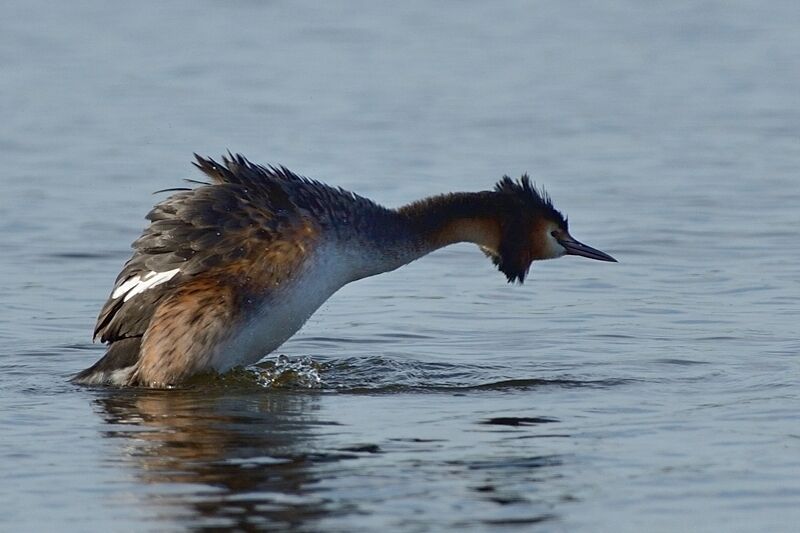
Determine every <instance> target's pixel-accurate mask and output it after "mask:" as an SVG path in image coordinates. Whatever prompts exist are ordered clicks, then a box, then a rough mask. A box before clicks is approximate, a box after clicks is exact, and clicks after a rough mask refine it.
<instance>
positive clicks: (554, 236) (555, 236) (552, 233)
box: [550, 230, 558, 239]
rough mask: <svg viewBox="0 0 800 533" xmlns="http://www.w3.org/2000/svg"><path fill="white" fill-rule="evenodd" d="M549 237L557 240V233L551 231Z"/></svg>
mask: <svg viewBox="0 0 800 533" xmlns="http://www.w3.org/2000/svg"><path fill="white" fill-rule="evenodd" d="M550 235H552V236H553V238H555V239H558V232H557V231H555V230H553V231H551V232H550Z"/></svg>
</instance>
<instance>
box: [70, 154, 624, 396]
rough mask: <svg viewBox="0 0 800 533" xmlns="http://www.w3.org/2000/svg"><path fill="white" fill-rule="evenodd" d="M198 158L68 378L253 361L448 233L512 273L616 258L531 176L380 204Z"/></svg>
mask: <svg viewBox="0 0 800 533" xmlns="http://www.w3.org/2000/svg"><path fill="white" fill-rule="evenodd" d="M196 165H197V166H198V167H199V168H200V169H201V170H202V171H203V172H204V173H205V174H206V175H207V176H208V177H209V178H211V180H212V183H210V184H203V185H201V186H200V187H196V188H194V189H183V190H179V192H177V193H176V194H173V195H172V196H170V197H169V198H167V199H166V200H164V201H163V202H161V203H159V204H157V205H156V206H155V207H154V208H153V210H152V211H151V212H150V213H149V214H148V217H147V218H148V219H149V220H150V221H151V223H150V226H149V227H148V228H146V229H145V231H144V232H143V234H142V236H141V237H140V238H139V239H137V240H136V241H135V242H134V244H133V248H134V254H133V256H132V257H131V259H130V260H129V261H128V262H127V263H126V264H125V266H124V267H123V269H122V272H121V273H120V274H119V276H118V277H117V281H116V283H115V286H114V289H113V290H112V293H111V296H110V298H109V299H108V301H107V302H106V304H105V306H104V307H103V309H102V311H101V312H100V316H99V317H98V321H97V325H96V327H95V337H96V338H99V339H100V340H101V341H103V342H106V343H108V344H109V348H108V351H107V352H106V355H105V356H104V357H103V358H102V359H100V360H99V361H98V362H97V363H96V364H95V365H93V366H92V367H90V368H88V369H86V370H84V371H83V372H81V373H79V374H78V375H77V376H75V378H74V380H75V381H76V382H80V383H87V384H113V385H139V386H149V387H166V386H171V385H175V384H179V383H181V382H182V381H184V380H186V379H187V378H189V377H191V376H192V375H194V374H197V373H200V372H205V371H216V372H225V371H227V370H229V369H231V368H233V367H236V366H243V365H249V364H253V363H255V362H257V361H258V360H259V359H261V358H262V357H263V356H264V355H266V354H268V353H269V352H271V351H273V350H275V349H276V348H277V347H278V346H280V345H281V344H282V343H283V342H285V341H286V340H287V339H288V338H289V337H291V336H292V335H293V334H294V333H295V332H296V331H297V330H298V329H300V327H302V325H303V324H304V323H305V321H306V320H307V319H308V318H309V317H310V316H311V315H312V314H313V313H314V312H315V311H316V310H317V309H318V308H319V307H320V306H321V305H322V304H323V303H324V302H325V300H327V299H328V298H329V297H330V296H331V295H332V294H333V293H335V292H336V291H337V290H338V289H340V288H341V287H342V286H344V285H345V284H347V283H350V282H352V281H355V280H358V279H361V278H364V277H368V276H372V275H375V274H379V273H381V272H387V271H390V270H394V269H396V268H398V267H400V266H402V265H404V264H407V263H409V262H411V261H413V260H415V259H417V258H419V257H422V256H423V255H426V254H427V253H429V252H431V251H433V250H435V249H437V248H440V247H442V246H446V245H448V244H452V243H454V242H463V241H467V242H473V243H476V244H478V245H480V246H481V247H482V248H483V249H484V251H485V252H486V254H487V255H489V256H490V257H492V259H493V261H494V262H495V264H496V265H497V266H498V267H499V268H500V270H501V271H503V272H504V273H505V274H506V276H507V277H508V279H509V281H514V280H518V281H520V282H521V281H522V280H524V277H525V275H526V273H527V271H528V268H529V266H530V262H531V261H532V260H535V259H546V258H550V257H558V256H560V255H564V254H565V253H574V254H577V255H586V256H589V257H593V258H595V259H602V260H613V259H612V258H611V257H610V256H607V255H605V254H603V253H602V252H599V251H597V250H593V249H591V248H589V247H585V246H584V245H581V244H580V243H577V241H574V239H572V238H571V237H569V234H568V232H567V230H566V220H565V219H564V218H563V217H562V216H561V214H560V213H558V211H556V210H555V209H554V208H553V207H552V204H551V203H550V200H549V198H547V197H546V195H543V194H541V193H539V192H537V191H536V190H535V189H534V188H532V187H531V186H530V183H529V181H528V180H527V177H524V178H523V179H522V180H521V181H519V182H514V181H512V180H510V179H509V178H504V179H503V180H502V181H501V182H500V183H498V185H497V187H496V189H495V191H483V192H477V193H455V194H449V195H442V196H436V197H432V198H428V199H425V200H422V201H419V202H415V203H412V204H409V205H407V206H405V207H402V208H399V209H387V208H384V207H382V206H380V205H378V204H376V203H374V202H372V201H370V200H367V199H365V198H362V197H360V196H357V195H354V194H352V193H349V192H347V191H344V190H342V189H336V188H332V187H329V186H327V185H324V184H322V183H320V182H317V181H313V180H309V179H306V178H302V177H300V176H297V175H295V174H293V173H291V172H290V171H288V170H286V169H285V168H282V167H281V168H274V167H261V166H258V165H254V164H252V163H250V162H249V161H247V160H246V159H244V158H243V157H241V156H235V157H231V158H230V159H227V158H225V159H223V163H222V164H218V163H216V162H215V161H213V160H211V159H203V158H200V157H198V158H197V163H196ZM558 232H560V233H558ZM561 234H563V236H561V237H559V235H561ZM534 235H535V236H536V237H534ZM572 243H574V244H575V246H579V247H583V249H580V248H574V250H572V251H571V250H569V248H568V247H569V246H570V245H571V244H572ZM575 250H577V251H575Z"/></svg>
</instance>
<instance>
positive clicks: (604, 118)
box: [0, 0, 800, 532]
mask: <svg viewBox="0 0 800 533" xmlns="http://www.w3.org/2000/svg"><path fill="white" fill-rule="evenodd" d="M798 28H800V4H798V3H797V2H796V1H794V0H775V1H770V2H763V1H756V0H753V1H746V0H724V1H723V0H719V1H713V0H708V1H695V2H691V1H676V2H660V3H656V2H639V1H635V0H628V1H623V0H619V1H605V2H560V1H539V2H522V1H520V2H436V3H428V2H414V1H412V2H402V3H374V2H347V3H344V2H342V3H335V2H329V3H327V2H326V3H322V2H280V1H276V2H252V1H236V2H212V1H210V0H205V1H199V2H194V1H193V2H189V1H184V2H180V1H176V2H169V3H164V2H127V3H122V2H99V1H98V2H91V1H84V2H60V3H59V2H45V1H38V2H36V1H28V0H25V1H22V0H6V1H5V2H3V5H2V6H0V117H1V119H2V120H1V124H2V125H0V161H1V167H0V168H2V170H0V180H1V182H0V183H2V185H1V189H0V530H3V531H14V532H16V531H87V530H90V531H186V530H192V531H210V530H221V529H235V530H241V531H250V530H276V531H287V530H296V531H341V532H354V531H364V532H366V531H376V530H384V531H398V532H425V531H495V530H499V531H531V530H541V531H570V532H574V531H582V532H590V531H592V532H593V531H631V532H634V531H636V532H638V531H684V530H689V531H748V532H750V531H752V532H755V531H796V529H795V528H796V527H797V524H798V522H799V521H800V414H799V413H800V328H799V327H798V324H800V313H799V312H798V301H799V300H800V267H798V265H800V236H799V232H798V229H799V228H800V177H799V176H798V169H800V32H799V31H798ZM227 149H230V150H232V151H238V152H242V153H244V154H245V155H247V156H248V157H249V158H251V159H253V160H254V161H257V162H261V163H277V164H284V165H287V166H288V167H290V168H292V169H293V170H295V171H297V172H299V173H302V174H305V175H308V176H311V177H315V178H319V179H322V180H324V181H326V182H328V183H331V184H334V185H340V186H343V187H345V188H348V189H351V190H354V191H357V192H359V193H361V194H363V195H366V196H369V197H372V198H373V199H375V200H376V201H379V202H381V203H384V204H386V205H390V206H397V205H401V204H403V203H405V202H408V201H411V200H414V199H417V198H420V197H422V196H426V195H430V194H435V193H440V192H445V191H454V190H481V189H486V188H489V187H491V186H492V184H493V183H494V182H495V181H496V180H497V179H498V178H499V177H500V176H502V175H503V174H505V173H507V174H511V175H519V174H521V173H523V172H529V173H530V174H531V175H532V176H533V177H534V178H535V179H536V181H537V182H538V183H539V184H541V185H543V186H545V187H546V188H547V190H548V191H549V192H550V194H551V195H552V197H553V199H554V201H555V203H556V205H557V207H559V208H560V209H561V210H562V211H564V212H565V213H566V214H567V215H569V217H570V229H571V230H572V233H573V234H574V235H575V236H576V237H577V238H579V239H581V240H583V241H585V242H587V243H588V244H590V245H593V246H596V247H598V248H600V249H602V250H604V251H607V252H609V253H611V254H612V255H614V256H616V257H617V258H618V259H620V261H621V262H620V263H619V264H609V263H599V262H594V261H589V260H585V259H581V258H565V259H560V260H558V261H550V262H544V263H537V264H535V265H534V268H533V270H532V275H531V278H530V280H529V281H528V282H527V283H526V284H525V285H524V286H522V287H519V286H511V285H508V284H507V283H506V282H505V279H504V277H503V276H502V275H501V274H500V273H498V272H496V271H495V270H494V269H493V267H492V265H491V264H490V263H489V261H487V260H486V259H485V258H484V257H483V255H482V254H481V253H480V252H479V251H478V250H477V249H475V247H474V246H468V245H459V246H454V247H451V248H449V249H445V250H442V251H439V252H437V253H435V254H433V255H431V256H429V257H427V258H424V259H422V260H420V261H418V262H416V263H414V264H412V265H409V266H407V267H405V268H403V269H400V270H399V271H396V272H393V273H390V274H386V275H382V276H378V277H375V278H371V279H368V280H364V281H361V282H358V283H356V284H353V285H351V286H348V287H345V288H344V289H343V290H342V291H340V293H338V294H336V295H335V296H334V297H333V298H332V299H331V300H330V301H329V302H328V303H327V304H326V305H325V306H324V307H323V308H322V309H321V310H320V311H319V312H318V313H317V314H316V315H314V316H313V317H312V319H311V320H310V321H309V322H308V323H307V324H306V326H305V327H304V328H303V330H301V331H300V333H299V334H297V335H296V336H295V337H294V338H293V339H291V340H290V341H289V342H287V343H286V344H285V345H284V346H283V347H282V348H281V349H280V351H279V353H280V354H282V355H285V356H286V357H285V358H284V357H281V358H277V356H278V354H277V353H276V354H272V355H270V356H268V357H267V358H266V359H265V362H264V364H262V365H261V367H259V368H257V369H251V370H249V371H246V372H240V373H238V374H236V375H234V376H229V377H227V378H225V379H222V380H218V381H216V382H203V383H200V384H196V385H194V386H193V387H189V388H187V389H184V390H171V391H146V390H119V389H103V388H100V389H98V388H85V387H79V386H75V385H72V384H70V383H68V382H67V380H68V378H69V376H71V375H72V374H73V373H75V372H76V371H78V370H80V369H82V368H85V367H86V366H88V365H89V364H91V363H92V362H93V361H95V360H96V359H97V358H98V357H100V356H101V355H102V353H103V347H102V346H100V345H96V344H92V343H91V341H90V336H91V330H92V327H93V325H94V320H95V318H96V316H97V312H98V311H99V309H100V307H101V305H102V303H103V302H104V300H105V298H106V297H107V296H108V294H109V291H110V289H111V287H112V284H113V280H114V278H115V276H116V274H117V272H118V271H119V269H120V267H121V265H122V263H123V262H124V261H125V260H126V258H127V257H128V254H129V248H128V247H129V244H130V243H131V241H133V240H134V239H135V238H136V237H137V235H138V233H139V232H140V231H141V229H142V227H143V225H144V219H143V217H144V215H145V213H146V212H147V211H148V210H149V208H150V206H151V205H152V204H153V203H154V202H155V201H157V200H158V199H159V198H161V197H163V195H161V196H153V195H151V193H152V192H153V191H155V190H159V189H164V188H168V187H176V186H181V184H182V182H181V180H182V179H183V178H197V177H198V174H197V172H195V171H194V170H193V169H192V167H191V166H190V164H189V163H190V159H191V155H192V152H198V153H201V154H206V155H211V156H215V157H216V156H218V155H220V154H221V153H223V152H224V151H225V150H227Z"/></svg>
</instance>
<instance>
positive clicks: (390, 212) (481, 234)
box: [340, 192, 500, 281]
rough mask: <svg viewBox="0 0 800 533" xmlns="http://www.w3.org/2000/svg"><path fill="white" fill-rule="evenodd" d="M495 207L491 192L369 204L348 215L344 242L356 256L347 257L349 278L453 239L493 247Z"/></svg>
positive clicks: (389, 267)
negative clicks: (398, 203) (364, 209)
mask: <svg viewBox="0 0 800 533" xmlns="http://www.w3.org/2000/svg"><path fill="white" fill-rule="evenodd" d="M498 211H499V207H498V205H497V201H496V197H494V193H491V192H479V193H455V194H447V195H442V196H434V197H431V198H426V199H424V200H420V201H417V202H414V203H411V204H408V205H406V206H403V207H401V208H399V209H384V208H381V207H379V206H375V210H374V211H373V210H370V213H369V214H368V215H366V216H356V217H354V218H353V219H352V220H351V224H353V225H354V226H356V227H353V226H350V228H351V230H355V231H345V232H344V235H348V236H349V238H346V239H345V240H346V241H348V242H350V246H347V247H346V248H348V249H350V250H353V252H354V253H355V255H357V256H358V258H352V262H351V264H353V265H354V267H353V270H352V273H353V276H352V278H351V281H352V280H355V279H361V278H365V277H368V276H374V275H375V274H380V273H382V272H388V271H390V270H394V269H396V268H399V267H401V266H403V265H405V264H408V263H410V262H412V261H414V260H416V259H419V258H420V257H422V256H424V255H427V254H429V253H430V252H433V251H434V250H437V249H439V248H442V247H443V246H447V245H450V244H454V243H457V242H472V243H475V244H478V245H480V246H484V247H486V248H489V249H491V250H497V248H498V246H499V243H500V223H499V220H498V219H499V213H498ZM340 235H341V234H340Z"/></svg>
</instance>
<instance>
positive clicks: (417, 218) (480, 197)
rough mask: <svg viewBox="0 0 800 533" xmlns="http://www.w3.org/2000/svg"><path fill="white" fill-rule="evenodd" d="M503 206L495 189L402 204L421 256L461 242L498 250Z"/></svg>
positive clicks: (404, 216) (403, 215) (401, 214)
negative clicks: (500, 205)
mask: <svg viewBox="0 0 800 533" xmlns="http://www.w3.org/2000/svg"><path fill="white" fill-rule="evenodd" d="M499 210H500V208H499V206H498V201H497V196H496V194H495V193H493V192H474V193H453V194H445V195H441V196H433V197H431V198H426V199H424V200H420V201H418V202H414V203H411V204H408V205H406V206H403V207H401V208H400V209H398V210H397V211H396V212H397V214H398V215H399V216H400V217H401V218H402V219H403V220H404V222H405V224H406V225H407V227H408V228H409V230H410V233H411V235H412V236H413V239H414V241H415V245H416V246H415V248H416V250H417V251H418V252H419V253H420V255H425V254H427V253H430V252H432V251H434V250H437V249H439V248H442V247H443V246H447V245H450V244H455V243H458V242H471V243H474V244H477V245H479V246H484V247H486V248H490V249H492V250H496V249H497V247H498V246H499V244H500V221H499V219H500V212H499Z"/></svg>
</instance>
